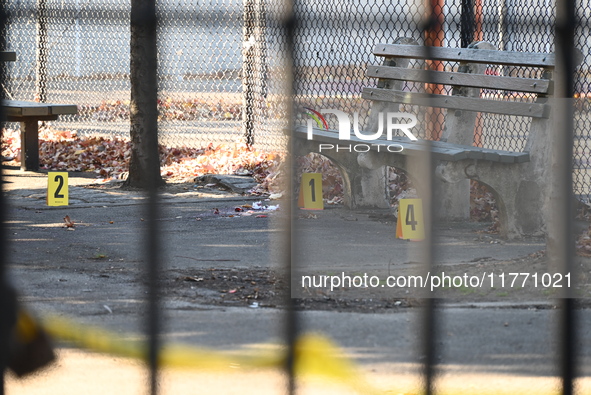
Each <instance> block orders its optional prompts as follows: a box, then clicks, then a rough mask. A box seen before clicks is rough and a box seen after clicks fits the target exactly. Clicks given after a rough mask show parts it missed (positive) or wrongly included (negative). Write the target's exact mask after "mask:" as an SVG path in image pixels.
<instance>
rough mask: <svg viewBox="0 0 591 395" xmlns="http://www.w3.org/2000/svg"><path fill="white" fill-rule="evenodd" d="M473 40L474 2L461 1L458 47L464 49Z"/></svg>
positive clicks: (470, 0) (472, 0) (471, 0)
mask: <svg viewBox="0 0 591 395" xmlns="http://www.w3.org/2000/svg"><path fill="white" fill-rule="evenodd" d="M473 40H474V0H462V6H461V14H460V41H461V43H460V45H461V46H462V48H466V47H467V46H468V45H470V44H471V43H472V41H473Z"/></svg>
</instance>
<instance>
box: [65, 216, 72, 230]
mask: <svg viewBox="0 0 591 395" xmlns="http://www.w3.org/2000/svg"><path fill="white" fill-rule="evenodd" d="M64 223H65V224H66V228H73V227H74V221H72V220H71V219H70V216H69V215H66V216H65V217H64Z"/></svg>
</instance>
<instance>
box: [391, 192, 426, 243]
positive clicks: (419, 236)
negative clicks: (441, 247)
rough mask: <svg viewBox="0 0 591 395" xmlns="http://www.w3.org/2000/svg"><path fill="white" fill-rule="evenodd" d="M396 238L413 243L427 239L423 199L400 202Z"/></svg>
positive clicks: (401, 200)
mask: <svg viewBox="0 0 591 395" xmlns="http://www.w3.org/2000/svg"><path fill="white" fill-rule="evenodd" d="M396 237H397V238H399V239H405V240H412V241H420V240H423V239H424V238H425V223H424V222H423V202H422V200H421V199H400V201H399V202H398V221H397V222H396Z"/></svg>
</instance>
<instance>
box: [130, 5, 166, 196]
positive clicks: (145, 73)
mask: <svg viewBox="0 0 591 395" xmlns="http://www.w3.org/2000/svg"><path fill="white" fill-rule="evenodd" d="M130 44H131V49H130V50H131V52H130V58H131V59H130V60H131V63H130V81H131V104H130V120H131V128H130V137H131V158H130V163H129V177H128V179H127V182H126V185H129V186H134V187H139V188H148V187H149V186H150V185H163V184H164V181H163V180H162V177H161V176H160V159H159V155H158V108H157V100H158V78H157V59H156V4H155V1H154V0H132V1H131V43H130Z"/></svg>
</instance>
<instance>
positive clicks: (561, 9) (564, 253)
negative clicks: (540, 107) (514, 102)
mask: <svg viewBox="0 0 591 395" xmlns="http://www.w3.org/2000/svg"><path fill="white" fill-rule="evenodd" d="M575 15H576V14H575V0H558V1H556V36H555V48H556V55H557V56H556V60H557V64H556V85H555V97H556V100H557V103H556V107H557V108H558V112H557V115H556V125H557V126H559V127H555V128H554V133H555V139H554V142H555V145H554V147H555V148H554V149H555V155H554V157H555V160H556V162H555V163H554V165H555V166H554V169H555V174H554V175H553V176H554V177H555V180H556V181H555V183H554V184H553V187H554V188H556V189H557V191H560V192H561V193H562V194H561V195H560V198H559V199H557V202H556V206H557V207H556V208H555V210H556V211H557V214H556V215H557V216H556V217H555V218H556V219H557V220H556V222H555V223H554V224H553V225H554V226H556V227H557V229H555V231H556V233H555V235H554V236H553V238H554V237H555V240H552V242H553V243H554V246H553V248H554V252H552V256H553V257H554V258H555V259H556V260H557V261H556V262H555V265H554V266H555V267H557V268H559V270H560V271H561V272H562V273H563V275H564V274H566V273H570V274H571V275H572V274H573V270H574V269H575V266H574V262H573V258H574V236H573V235H574V233H573V231H574V229H573V218H572V215H573V214H572V213H573V211H572V202H573V180H572V175H573V166H572V154H573V138H574V107H573V99H572V98H573V96H574V73H575V46H574V34H575V26H576V23H577V21H576V17H575ZM573 278H574V276H573ZM562 290H563V294H562V299H561V303H560V305H561V309H560V314H559V318H560V321H559V328H558V333H559V334H558V336H559V340H560V375H561V379H562V393H563V394H564V395H572V394H573V391H574V387H573V385H574V380H575V377H576V340H577V333H576V323H577V317H576V311H575V300H574V295H573V293H572V290H571V288H569V287H563V288H562Z"/></svg>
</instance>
